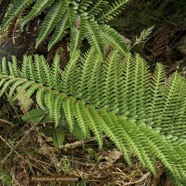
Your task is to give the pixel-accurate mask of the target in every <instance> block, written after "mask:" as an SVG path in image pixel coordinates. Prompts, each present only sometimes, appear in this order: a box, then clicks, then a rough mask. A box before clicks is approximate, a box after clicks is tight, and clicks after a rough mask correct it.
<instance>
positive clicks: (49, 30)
mask: <svg viewBox="0 0 186 186" xmlns="http://www.w3.org/2000/svg"><path fill="white" fill-rule="evenodd" d="M111 2H112V3H111V5H109V6H108V8H107V9H106V10H105V11H104V14H103V15H102V9H103V8H105V5H107V4H108V2H107V1H105V0H96V1H95V2H94V3H92V1H90V0H79V1H75V0H70V1H66V0H38V1H34V0H15V3H14V4H13V3H12V4H10V5H9V10H8V11H7V12H6V15H5V16H4V19H3V22H2V24H1V25H0V33H2V32H3V31H4V30H5V28H6V27H7V26H8V24H9V23H10V22H11V21H12V20H13V19H14V18H15V17H18V16H20V15H21V14H22V13H23V12H24V11H25V9H26V8H28V7H29V6H30V5H31V4H32V7H31V10H30V12H28V13H27V14H26V13H24V15H25V14H26V15H25V16H23V17H22V19H21V28H22V29H23V28H24V26H25V25H26V24H27V23H28V22H30V21H31V20H33V19H34V18H35V17H37V16H38V15H40V14H41V13H42V12H43V11H45V12H46V16H45V18H44V20H43V22H42V24H41V28H40V32H39V35H38V37H37V39H36V45H35V48H38V46H39V45H40V44H41V43H42V42H43V41H44V40H45V39H46V38H47V37H48V36H49V35H50V34H51V35H52V37H51V39H50V41H49V43H48V50H50V49H51V48H52V46H53V45H55V44H56V43H57V42H58V41H60V40H61V39H62V38H63V37H64V36H65V35H66V34H67V33H68V32H69V30H70V31H71V32H70V34H71V36H70V38H71V44H70V49H71V50H70V51H71V54H73V53H74V51H75V50H77V49H79V48H80V47H81V43H82V41H83V40H84V39H85V38H86V39H87V40H88V41H89V43H90V45H91V46H94V47H96V49H97V50H98V52H101V53H102V54H103V51H104V50H103V47H104V45H103V44H104V43H106V44H108V45H110V46H111V47H112V48H115V47H116V48H118V50H120V51H121V52H127V51H128V49H127V47H126V44H125V42H124V40H123V39H121V38H122V37H121V36H120V35H119V34H118V33H117V32H116V31H115V30H114V29H111V28H110V27H108V26H106V25H104V23H106V22H107V21H108V20H111V19H112V18H113V17H114V16H116V15H117V14H118V13H119V12H120V10H121V8H122V7H123V5H124V4H125V3H126V2H127V1H126V0H125V1H123V0H119V1H118V0H112V1H111ZM102 36H103V38H102ZM118 41H119V43H118V44H117V42H118Z"/></svg>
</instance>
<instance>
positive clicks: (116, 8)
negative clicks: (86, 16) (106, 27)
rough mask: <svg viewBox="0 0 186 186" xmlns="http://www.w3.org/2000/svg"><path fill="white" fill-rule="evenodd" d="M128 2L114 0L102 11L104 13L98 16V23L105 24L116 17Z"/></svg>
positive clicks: (126, 0)
mask: <svg viewBox="0 0 186 186" xmlns="http://www.w3.org/2000/svg"><path fill="white" fill-rule="evenodd" d="M127 2H128V0H115V1H114V2H113V3H111V5H109V6H107V7H106V8H105V9H104V13H101V14H100V18H98V22H101V23H106V22H108V21H110V20H112V19H113V18H114V17H116V16H117V15H118V14H119V13H120V12H121V10H122V8H123V6H124V5H125V4H126V3H127Z"/></svg>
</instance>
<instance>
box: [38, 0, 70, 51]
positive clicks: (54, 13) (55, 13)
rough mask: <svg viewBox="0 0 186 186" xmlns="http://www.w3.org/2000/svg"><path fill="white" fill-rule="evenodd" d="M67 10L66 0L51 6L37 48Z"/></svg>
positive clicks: (42, 26)
mask: <svg viewBox="0 0 186 186" xmlns="http://www.w3.org/2000/svg"><path fill="white" fill-rule="evenodd" d="M66 11H67V4H66V1H64V0H63V1H56V2H55V3H54V4H53V5H52V7H51V8H50V10H49V12H48V14H47V15H46V17H45V19H44V21H43V23H42V25H41V30H40V32H39V36H38V38H37V40H36V48H37V47H38V46H39V44H40V43H41V42H42V41H43V40H44V39H45V38H46V37H47V36H48V35H49V34H50V33H51V32H52V30H53V29H54V28H55V27H56V24H57V23H58V22H59V20H60V19H61V17H62V16H63V15H64V13H65V12H66Z"/></svg>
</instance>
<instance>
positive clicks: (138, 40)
mask: <svg viewBox="0 0 186 186" xmlns="http://www.w3.org/2000/svg"><path fill="white" fill-rule="evenodd" d="M153 28H154V26H151V27H149V28H147V29H144V30H143V31H142V32H141V33H140V35H139V36H138V37H136V39H135V42H134V44H133V46H135V45H138V44H140V43H142V42H144V41H145V40H147V38H148V36H149V35H150V34H151V33H152V30H153Z"/></svg>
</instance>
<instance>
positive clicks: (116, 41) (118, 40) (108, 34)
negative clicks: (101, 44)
mask: <svg viewBox="0 0 186 186" xmlns="http://www.w3.org/2000/svg"><path fill="white" fill-rule="evenodd" d="M101 36H102V38H103V41H105V43H107V44H109V45H110V46H111V47H112V48H114V49H116V50H118V51H120V52H121V53H123V54H125V53H127V51H128V47H127V45H126V43H125V42H124V37H122V36H121V35H120V34H119V33H118V32H116V31H115V30H114V29H113V28H111V27H110V26H108V25H102V27H101Z"/></svg>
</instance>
